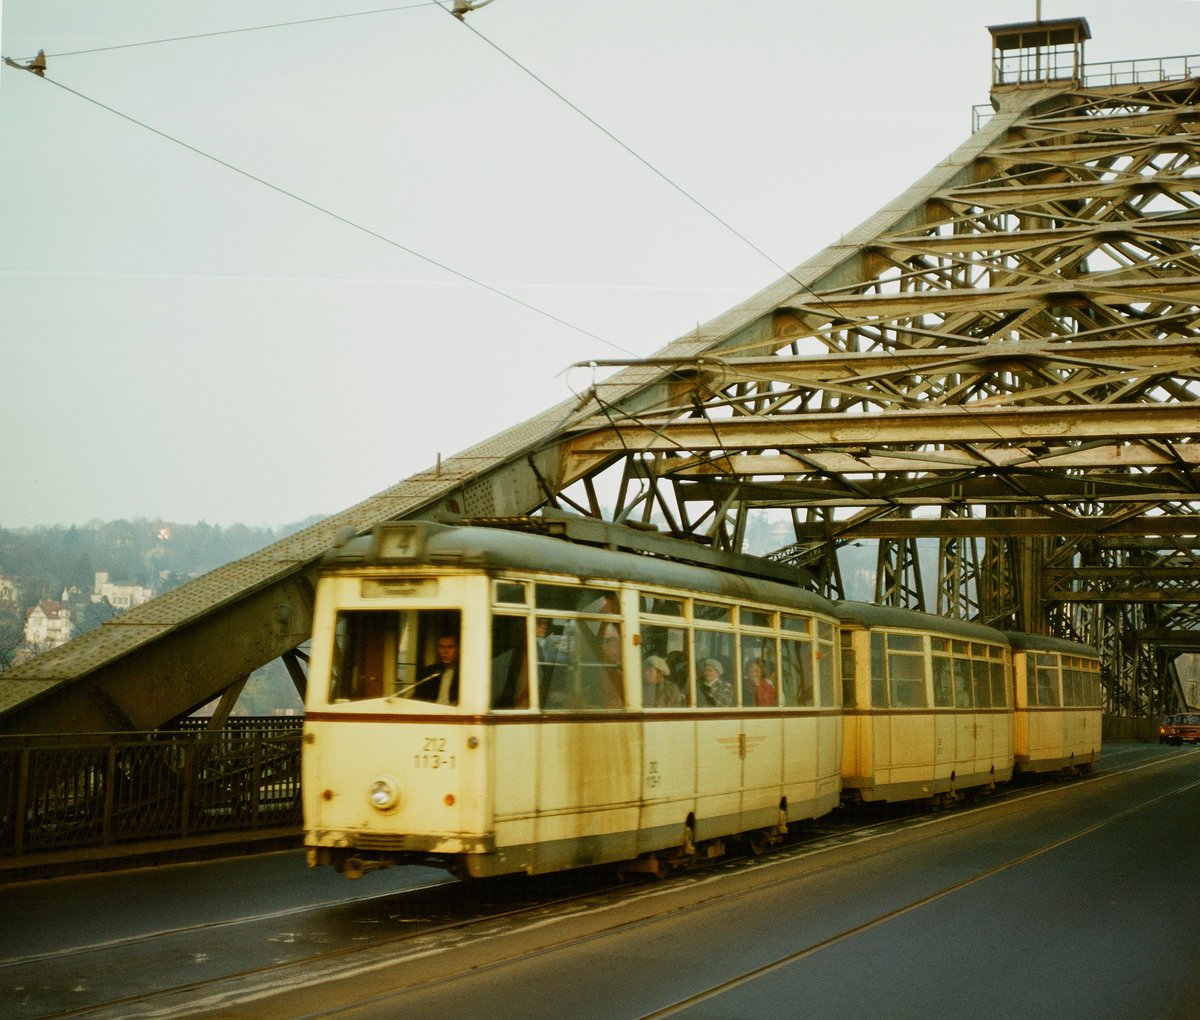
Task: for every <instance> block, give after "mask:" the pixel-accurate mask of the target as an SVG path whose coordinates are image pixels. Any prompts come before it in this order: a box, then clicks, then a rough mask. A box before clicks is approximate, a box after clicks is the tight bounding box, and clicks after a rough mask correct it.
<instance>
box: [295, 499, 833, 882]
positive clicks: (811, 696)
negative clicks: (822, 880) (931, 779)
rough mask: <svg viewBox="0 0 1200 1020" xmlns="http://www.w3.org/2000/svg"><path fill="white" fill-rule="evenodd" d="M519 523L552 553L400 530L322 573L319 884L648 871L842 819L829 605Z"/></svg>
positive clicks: (680, 557)
mask: <svg viewBox="0 0 1200 1020" xmlns="http://www.w3.org/2000/svg"><path fill="white" fill-rule="evenodd" d="M524 524H525V525H526V526H529V527H531V528H533V529H534V530H535V531H536V530H549V531H551V532H553V534H538V533H526V532H524V531H521V530H512V528H506V527H478V526H467V527H460V526H445V525H439V524H435V523H431V522H424V521H406V522H396V523H389V524H385V525H381V526H379V527H377V528H376V529H375V531H374V532H373V533H372V534H370V535H367V536H363V537H361V538H355V539H352V540H349V541H347V542H345V543H344V544H342V545H340V546H339V547H336V548H335V549H333V550H332V551H331V552H330V554H329V555H328V556H327V557H326V559H325V562H324V564H323V569H322V572H321V576H320V579H319V582H318V589H317V596H316V607H315V611H314V620H313V640H312V646H311V653H310V663H309V676H310V683H309V693H308V698H307V704H306V713H305V724H304V755H303V790H304V807H305V829H306V844H307V848H308V855H309V861H310V863H311V864H328V865H332V866H334V867H335V868H337V869H338V870H339V871H341V872H343V873H344V874H346V875H348V876H350V877H357V876H358V875H361V874H362V873H363V872H364V871H366V870H370V869H372V868H375V867H381V866H387V865H388V864H391V863H395V862H397V861H403V860H410V861H411V860H430V859H432V860H436V861H438V862H440V863H441V864H443V865H444V866H446V867H447V868H449V869H450V870H451V871H452V872H454V873H455V874H459V875H463V876H472V877H482V876H488V875H498V874H504V873H508V872H527V873H530V874H534V873H540V872H549V871H557V870H561V869H565V868H574V867H581V866H586V865H593V864H600V863H606V862H615V861H622V862H630V861H632V862H635V866H642V867H645V868H647V869H650V870H657V869H658V868H660V867H662V866H664V862H665V861H669V860H672V859H683V860H687V859H694V858H695V856H697V855H701V856H704V855H716V854H718V853H720V852H721V851H722V850H723V841H724V840H725V839H728V838H729V837H731V836H735V835H740V834H748V838H749V839H750V840H751V841H753V842H754V843H755V845H762V844H763V843H765V842H770V841H771V840H773V839H777V838H778V837H779V836H780V835H781V834H782V833H783V832H785V831H786V828H787V826H788V824H789V823H791V822H795V821H797V820H801V819H808V818H814V817H817V816H820V815H822V814H825V813H826V812H828V811H830V810H832V809H833V808H834V807H835V806H836V805H837V804H838V802H839V798H840V795H841V764H842V747H841V741H842V719H841V687H840V678H839V674H838V661H839V655H838V644H837V642H838V623H839V621H838V616H837V611H836V607H835V606H834V605H833V604H832V603H831V602H829V601H827V600H825V599H823V598H821V597H819V596H817V595H815V594H813V593H811V592H806V591H803V590H801V589H800V588H798V587H797V586H796V585H795V583H794V580H792V579H791V572H790V571H787V570H786V569H785V568H782V567H774V566H773V565H771V564H767V563H764V562H763V561H762V560H760V559H758V558H756V557H748V556H737V555H733V554H721V553H716V552H712V551H710V550H705V549H703V548H700V547H697V546H694V545H692V544H691V543H687V542H682V541H679V540H675V539H669V538H666V537H665V536H656V535H650V534H648V533H639V532H635V531H633V530H632V529H628V528H624V527H621V526H614V525H604V524H603V523H602V522H596V521H587V520H584V519H581V518H571V517H567V516H566V515H562V517H557V516H543V517H539V518H529V519H525V520H524ZM631 537H632V538H633V539H636V542H634V543H633V545H636V547H637V548H638V549H639V552H632V551H627V549H626V548H622V547H621V545H622V543H625V544H626V545H628V544H629V539H630V538H631ZM788 581H791V583H786V582H788Z"/></svg>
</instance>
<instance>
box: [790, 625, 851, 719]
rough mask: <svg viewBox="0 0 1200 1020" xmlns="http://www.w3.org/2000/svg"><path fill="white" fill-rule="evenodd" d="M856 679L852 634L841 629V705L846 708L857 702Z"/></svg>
mask: <svg viewBox="0 0 1200 1020" xmlns="http://www.w3.org/2000/svg"><path fill="white" fill-rule="evenodd" d="M857 680H858V663H857V661H856V659H855V655H854V640H853V636H852V635H851V634H850V633H849V631H842V705H844V706H845V707H847V708H854V707H855V706H856V705H857V704H858V694H857V692H856V691H855V686H854V685H855V683H856V682H857ZM789 704H790V703H789Z"/></svg>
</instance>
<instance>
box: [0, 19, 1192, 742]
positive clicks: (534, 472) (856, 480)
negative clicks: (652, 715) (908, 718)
mask: <svg viewBox="0 0 1200 1020" xmlns="http://www.w3.org/2000/svg"><path fill="white" fill-rule="evenodd" d="M990 31H991V33H992V39H993V88H992V93H991V99H992V109H991V111H990V115H989V116H988V117H987V119H986V121H984V122H983V123H982V124H981V125H980V126H979V127H978V129H977V130H976V131H975V132H974V133H973V134H972V135H971V137H970V138H969V139H968V140H967V142H966V143H965V144H964V145H962V146H961V147H960V148H959V149H958V150H956V151H955V152H954V153H953V154H951V155H950V156H949V157H948V158H946V159H945V160H943V161H941V162H940V163H938V164H937V166H935V167H934V169H933V170H932V171H930V172H929V173H928V174H927V175H926V176H925V177H923V178H922V179H921V180H919V181H917V183H916V184H914V185H913V186H912V187H910V188H909V189H908V190H907V191H906V192H904V193H903V194H902V195H901V196H900V197H899V198H897V199H896V200H895V201H893V202H892V203H890V204H889V205H887V206H886V207H885V208H883V209H882V210H880V211H879V212H878V213H877V214H876V215H874V216H873V217H871V218H870V219H869V220H867V221H866V222H865V223H863V224H862V225H861V226H859V227H858V228H857V229H856V230H853V231H852V232H850V233H849V234H847V235H846V236H845V237H844V238H843V239H842V240H841V241H840V242H839V243H837V244H835V245H832V246H830V247H829V248H826V249H825V250H824V251H822V252H820V253H818V254H817V255H815V256H814V257H812V258H810V259H809V260H808V261H807V262H804V263H803V264H802V265H800V266H799V267H798V268H796V269H795V270H794V271H793V272H791V273H789V274H787V275H786V276H784V277H783V278H782V279H780V280H778V281H776V282H775V283H773V284H771V285H770V286H769V287H767V288H766V289H765V290H763V291H761V292H760V293H758V294H756V295H754V296H753V297H751V298H749V299H748V300H747V301H745V302H743V303H742V304H740V305H738V306H737V307H735V308H732V309H730V310H729V311H728V312H726V313H725V314H723V315H721V316H720V317H718V318H717V319H714V320H713V321H711V322H709V323H708V324H706V325H704V326H701V327H699V328H697V330H696V331H695V332H694V333H692V334H689V335H688V336H685V337H682V338H680V339H679V340H676V341H675V342H674V343H671V344H668V345H667V346H666V347H664V348H663V349H662V350H661V351H659V352H658V353H657V354H655V355H653V356H652V357H649V358H647V359H645V360H641V361H636V362H621V363H617V362H608V363H600V365H601V367H605V368H611V369H613V370H614V371H613V374H612V375H611V376H609V377H607V378H606V380H605V381H603V382H599V383H597V384H596V385H594V386H593V387H592V389H591V390H590V391H589V392H588V393H587V394H586V395H585V396H584V397H582V398H581V399H578V400H571V401H568V402H565V403H563V404H560V405H558V406H556V407H553V408H551V409H549V410H547V411H545V412H544V413H542V414H540V415H538V416H536V417H534V418H532V419H530V420H529V421H526V422H524V423H523V424H520V425H517V426H515V427H513V428H510V429H508V430H506V431H504V432H501V433H500V434H498V435H496V436H493V437H492V438H490V439H487V440H485V441H484V442H482V443H480V444H479V445H477V446H474V447H472V448H470V449H468V450H465V451H463V452H462V453H460V454H458V455H456V456H454V457H451V458H449V459H447V460H444V461H441V462H440V463H439V464H438V465H437V466H435V467H433V468H430V469H429V470H426V471H423V472H420V473H418V474H416V475H413V476H412V477H410V478H408V479H406V480H405V481H403V482H401V483H399V484H398V485H396V486H394V487H393V488H390V489H388V490H386V491H384V492H381V493H379V494H378V495H376V496H374V497H372V498H371V499H368V500H366V501H364V502H363V503H360V504H358V505H357V506H354V507H351V508H350V509H348V510H345V511H344V512H342V513H340V514H337V515H335V516H333V517H331V518H329V519H327V520H325V521H323V522H321V523H320V524H317V525H315V526H313V527H311V528H308V529H307V530H305V531H302V532H300V533H298V534H296V535H294V536H292V537H290V538H287V539H285V540H283V541H281V542H279V543H276V544H275V545H272V546H270V547H268V548H266V549H264V550H262V551H260V552H258V553H255V554H254V555H252V556H249V557H246V558H245V559H243V560H240V561H238V562H235V563H231V564H229V565H227V566H225V567H221V568H220V569H218V570H215V571H213V572H212V573H210V574H208V575H206V576H204V577H201V578H199V579H197V580H196V581H194V582H192V583H190V584H188V585H186V586H184V587H182V588H179V589H176V590H174V591H172V592H169V593H167V594H165V595H163V596H160V597H159V598H157V599H154V600H153V601H151V602H149V603H147V604H145V605H143V606H140V607H138V608H137V609H134V610H132V611H130V612H128V613H126V614H124V615H123V616H120V617H118V618H117V619H115V620H113V621H111V622H110V623H108V624H105V625H104V626H102V627H100V628H99V629H97V630H95V631H92V632H89V633H87V634H85V635H83V636H82V637H79V638H77V639H76V640H74V641H72V642H70V643H69V644H67V645H65V646H63V647H61V648H58V649H55V650H53V651H52V652H49V653H47V654H45V655H42V656H40V657H38V658H35V659H33V660H31V661H29V662H28V663H26V664H24V665H22V666H20V667H18V668H17V669H14V670H12V671H10V672H9V673H8V674H6V675H5V677H4V678H3V682H0V731H5V732H9V733H38V732H56V733H62V732H69V731H123V730H138V731H144V730H151V729H154V728H156V727H159V726H163V725H165V724H167V723H170V722H172V721H174V720H178V719H180V718H182V717H184V716H186V715H187V714H188V713H190V712H191V711H193V710H194V709H196V708H197V707H199V706H201V705H203V704H205V703H207V702H209V701H211V700H212V699H213V698H215V697H217V696H221V697H222V701H221V707H220V708H219V709H218V712H217V714H216V716H215V717H214V719H215V722H216V723H217V724H219V723H220V722H221V721H223V719H224V717H225V716H226V715H227V714H228V712H229V710H230V708H231V707H232V705H233V703H234V701H235V700H236V697H237V694H238V692H240V690H241V688H242V685H243V684H244V683H245V680H246V678H247V677H248V676H249V674H250V673H251V672H252V671H253V670H254V669H256V668H258V667H259V666H261V665H263V664H265V663H267V662H269V661H270V660H272V659H273V658H275V657H279V656H282V657H283V659H284V661H285V662H286V663H287V664H288V668H289V669H290V670H291V672H292V676H293V678H294V679H295V681H296V683H297V686H298V687H300V688H302V687H303V684H304V679H305V677H304V656H303V653H302V650H301V649H302V646H303V643H304V642H305V641H306V639H307V638H308V636H309V632H310V627H311V613H312V593H313V571H314V569H315V562H316V560H317V559H318V558H319V557H320V555H321V554H322V553H323V552H324V551H325V550H326V549H327V548H328V547H329V546H330V545H331V544H332V543H333V541H334V539H335V536H336V535H337V534H338V533H339V531H341V530H343V529H345V528H347V527H350V528H352V529H354V530H355V531H356V532H362V531H365V530H367V529H368V528H370V527H371V526H372V525H374V524H376V523H377V522H380V521H385V520H395V519H403V518H435V517H436V518H444V517H449V518H455V517H462V516H489V515H521V514H527V513H531V512H534V511H536V510H538V509H539V508H542V507H555V508H560V509H563V510H568V511H572V512H576V513H580V514H584V515H588V516H594V517H601V518H607V519H613V520H636V521H639V522H657V523H658V524H659V525H660V527H661V528H662V529H663V530H665V531H667V532H669V533H671V534H675V535H679V536H685V537H690V538H693V539H696V540H698V541H701V542H704V543H707V544H709V545H711V546H712V547H715V548H720V549H729V550H737V551H747V550H748V551H752V552H756V553H759V554H761V555H768V556H769V557H770V558H772V559H774V560H777V561H780V562H785V563H788V564H791V565H794V566H796V567H799V568H801V569H802V571H803V572H804V573H805V576H806V577H807V579H808V583H809V585H810V586H811V587H812V588H813V589H814V590H816V591H819V592H822V593H824V594H826V595H829V596H832V597H843V596H844V595H845V594H846V584H845V582H844V577H843V573H844V565H843V560H844V557H845V551H846V548H847V546H848V545H851V544H859V545H861V544H863V543H874V545H875V563H876V568H877V569H876V571H875V578H876V580H875V591H874V597H875V599H876V600H877V601H879V602H883V603H890V604H894V605H900V606H909V607H915V608H923V609H926V610H928V611H931V612H936V613H940V614H944V615H948V616H954V617H961V618H972V619H979V620H982V621H984V622H987V623H992V624H996V625H1000V626H1003V627H1009V628H1016V629H1022V630H1028V631H1038V632H1052V633H1057V634H1060V635H1063V636H1069V637H1074V638H1078V639H1081V640H1084V641H1087V642H1089V643H1092V644H1094V645H1096V646H1097V647H1099V648H1101V649H1102V651H1103V653H1104V659H1105V662H1106V664H1107V675H1106V678H1105V687H1106V699H1107V703H1106V717H1107V719H1108V721H1109V722H1110V723H1114V724H1115V723H1120V722H1121V721H1126V722H1128V723H1130V724H1131V725H1132V724H1135V723H1136V722H1137V721H1139V720H1142V721H1144V720H1147V719H1149V718H1150V717H1152V716H1154V715H1156V714H1157V713H1159V712H1161V711H1163V710H1164V709H1167V708H1173V707H1175V706H1176V705H1177V704H1178V703H1179V702H1180V700H1181V698H1182V691H1181V690H1180V684H1179V679H1178V676H1177V675H1176V673H1175V670H1174V667H1173V665H1172V663H1173V660H1174V658H1175V657H1176V656H1177V655H1178V654H1179V653H1180V652H1181V651H1186V650H1196V649H1200V629H1198V628H1197V621H1196V617H1197V609H1198V606H1200V519H1198V517H1197V508H1198V507H1200V487H1198V481H1200V478H1198V475H1197V465H1198V464H1200V413H1198V411H1200V406H1198V405H1197V402H1196V401H1197V394H1198V392H1200V339H1198V327H1200V79H1198V77H1197V75H1198V74H1200V58H1172V59H1169V60H1159V59H1156V60H1152V61H1129V62H1125V63H1122V64H1113V65H1103V66H1094V65H1087V64H1086V63H1085V62H1084V61H1083V44H1084V41H1085V40H1086V39H1087V38H1088V34H1089V33H1088V26H1087V23H1086V21H1084V20H1083V19H1063V20H1060V21H1054V22H1036V23H1031V24H1028V25H1010V26H999V27H996V28H993V29H991V30H990ZM756 522H769V523H770V525H771V528H770V529H767V531H766V533H768V534H771V535H773V536H774V542H773V545H772V547H771V548H766V549H763V548H750V545H751V538H752V537H753V536H755V535H761V534H763V533H764V529H762V528H757V527H756ZM922 562H923V563H924V570H922V567H921V564H922ZM930 579H932V583H927V582H928V581H929V580H930Z"/></svg>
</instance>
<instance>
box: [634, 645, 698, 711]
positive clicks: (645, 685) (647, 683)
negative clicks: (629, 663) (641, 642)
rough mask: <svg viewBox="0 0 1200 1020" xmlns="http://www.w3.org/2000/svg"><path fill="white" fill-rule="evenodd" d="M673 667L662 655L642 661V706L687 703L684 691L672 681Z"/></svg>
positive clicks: (679, 705)
mask: <svg viewBox="0 0 1200 1020" xmlns="http://www.w3.org/2000/svg"><path fill="white" fill-rule="evenodd" d="M670 677H671V667H670V666H668V665H667V660H666V659H664V658H663V657H662V656H661V655H651V656H650V657H649V658H648V659H646V661H645V662H643V663H642V707H643V708H680V707H682V706H683V705H686V704H687V699H686V698H685V697H684V694H683V691H681V690H680V689H679V687H678V686H676V685H675V684H673V683H671V679H670Z"/></svg>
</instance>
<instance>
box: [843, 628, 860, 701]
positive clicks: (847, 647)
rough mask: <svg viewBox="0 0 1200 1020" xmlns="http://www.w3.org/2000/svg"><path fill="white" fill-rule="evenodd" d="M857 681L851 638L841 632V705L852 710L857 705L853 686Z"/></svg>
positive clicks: (856, 696) (856, 668)
mask: <svg viewBox="0 0 1200 1020" xmlns="http://www.w3.org/2000/svg"><path fill="white" fill-rule="evenodd" d="M857 679H858V663H857V661H856V660H855V656H854V643H853V638H852V636H851V635H850V633H849V632H847V631H843V632H842V704H843V705H844V706H845V707H846V708H854V707H855V705H857V704H858V695H857V693H856V691H855V689H854V685H855V683H856V682H857Z"/></svg>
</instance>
